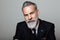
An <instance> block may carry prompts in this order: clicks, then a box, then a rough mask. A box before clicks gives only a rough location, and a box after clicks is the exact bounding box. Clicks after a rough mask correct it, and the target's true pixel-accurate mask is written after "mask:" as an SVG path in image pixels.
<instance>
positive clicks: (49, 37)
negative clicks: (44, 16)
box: [47, 24, 56, 40]
mask: <svg viewBox="0 0 60 40" xmlns="http://www.w3.org/2000/svg"><path fill="white" fill-rule="evenodd" d="M54 28H55V26H54V24H52V25H51V28H50V30H49V32H48V34H47V40H56V38H55V34H54V33H55V30H54Z"/></svg>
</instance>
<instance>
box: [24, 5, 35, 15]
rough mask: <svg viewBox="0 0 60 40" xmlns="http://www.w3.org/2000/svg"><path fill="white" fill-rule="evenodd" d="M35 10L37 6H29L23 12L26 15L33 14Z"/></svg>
mask: <svg viewBox="0 0 60 40" xmlns="http://www.w3.org/2000/svg"><path fill="white" fill-rule="evenodd" d="M34 10H35V6H34V5H29V6H26V7H24V8H23V12H24V14H25V13H30V12H33V11H34Z"/></svg>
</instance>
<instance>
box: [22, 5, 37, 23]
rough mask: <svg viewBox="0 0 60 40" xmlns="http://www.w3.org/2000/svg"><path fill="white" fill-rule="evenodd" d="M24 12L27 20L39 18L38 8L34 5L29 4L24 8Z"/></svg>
mask: <svg viewBox="0 0 60 40" xmlns="http://www.w3.org/2000/svg"><path fill="white" fill-rule="evenodd" d="M23 14H24V18H25V21H26V22H32V21H36V20H37V18H38V10H37V9H35V6H34V5H29V6H26V7H24V8H23Z"/></svg>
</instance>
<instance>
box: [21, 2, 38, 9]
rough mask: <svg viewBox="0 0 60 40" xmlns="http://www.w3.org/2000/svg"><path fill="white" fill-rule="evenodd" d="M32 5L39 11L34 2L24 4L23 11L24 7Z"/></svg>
mask: <svg viewBox="0 0 60 40" xmlns="http://www.w3.org/2000/svg"><path fill="white" fill-rule="evenodd" d="M30 5H34V6H35V9H36V10H37V5H36V4H35V3H33V2H31V1H25V2H24V3H23V6H22V10H23V8H24V7H26V6H30Z"/></svg>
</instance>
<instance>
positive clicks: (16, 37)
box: [13, 23, 23, 40]
mask: <svg viewBox="0 0 60 40" xmlns="http://www.w3.org/2000/svg"><path fill="white" fill-rule="evenodd" d="M20 27H21V26H20V24H19V23H18V24H17V26H16V33H15V36H14V37H13V40H15V39H18V40H19V39H20V40H23V38H22V35H21V30H20Z"/></svg>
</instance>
